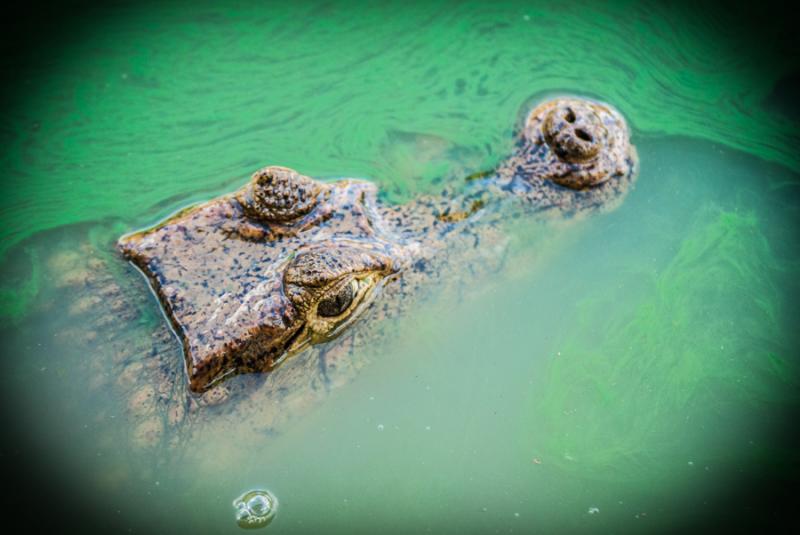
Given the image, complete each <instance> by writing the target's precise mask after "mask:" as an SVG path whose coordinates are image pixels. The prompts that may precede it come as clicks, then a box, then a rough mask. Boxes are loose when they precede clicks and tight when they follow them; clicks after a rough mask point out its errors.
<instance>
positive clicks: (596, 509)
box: [586, 506, 600, 515]
mask: <svg viewBox="0 0 800 535" xmlns="http://www.w3.org/2000/svg"><path fill="white" fill-rule="evenodd" d="M586 512H587V513H589V514H590V515H595V514H597V513H599V512H600V508H599V507H594V506H592V507H589V510H588V511H586Z"/></svg>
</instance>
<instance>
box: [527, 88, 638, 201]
mask: <svg viewBox="0 0 800 535" xmlns="http://www.w3.org/2000/svg"><path fill="white" fill-rule="evenodd" d="M523 137H524V141H525V142H526V143H527V145H526V146H525V147H524V148H523V150H522V153H521V154H520V156H521V158H522V160H523V162H524V164H523V166H522V167H523V168H524V169H528V174H529V176H530V177H531V178H534V177H535V178H540V179H544V180H551V181H552V182H554V183H556V184H558V185H560V186H564V187H567V188H570V189H574V190H584V189H589V188H593V187H596V186H599V185H600V184H603V183H605V182H607V181H609V180H610V179H613V178H625V177H631V176H633V175H634V174H635V172H636V150H635V149H634V148H633V146H632V145H631V144H630V132H629V131H628V125H627V124H626V123H625V119H624V118H623V117H622V115H621V114H620V113H619V112H618V111H617V110H615V109H613V108H612V107H611V106H609V105H607V104H603V103H601V102H596V101H592V100H588V99H582V98H576V97H564V98H557V99H553V100H550V101H546V102H543V103H542V104H540V105H538V106H537V107H536V108H534V110H533V111H531V113H530V114H529V115H528V118H527V120H526V121H525V129H524V131H523ZM526 150H527V151H528V152H527V153H526Z"/></svg>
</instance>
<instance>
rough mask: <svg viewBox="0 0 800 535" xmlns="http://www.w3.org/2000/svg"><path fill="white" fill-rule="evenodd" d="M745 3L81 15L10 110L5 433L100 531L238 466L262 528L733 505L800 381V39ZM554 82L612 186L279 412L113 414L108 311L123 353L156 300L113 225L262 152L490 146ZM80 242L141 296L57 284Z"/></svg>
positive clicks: (142, 221)
mask: <svg viewBox="0 0 800 535" xmlns="http://www.w3.org/2000/svg"><path fill="white" fill-rule="evenodd" d="M738 15H741V13H739V12H737V11H736V10H732V11H731V10H729V11H726V12H724V13H715V12H713V11H712V10H709V11H707V12H704V11H698V10H696V9H693V10H688V9H685V10H684V9H681V8H677V7H674V6H673V7H665V6H662V5H660V4H647V3H624V2H620V3H617V4H614V5H613V6H606V7H600V6H596V5H594V4H593V3H587V4H580V3H574V2H573V3H570V4H569V5H567V6H564V5H557V4H553V5H548V4H531V5H525V4H522V3H501V4H496V3H492V5H487V3H458V4H439V3H410V4H409V3H398V4H394V5H392V4H386V5H384V4H381V5H375V4H368V5H364V6H362V7H360V8H359V9H352V8H350V9H348V8H345V7H344V6H337V5H335V4H327V3H325V4H319V5H318V4H314V3H311V2H302V3H298V4H293V5H278V4H276V5H274V6H268V5H257V4H250V3H240V4H235V5H231V6H228V7H225V8H224V9H222V8H219V7H215V6H214V5H204V4H200V3H193V4H192V5H191V7H189V6H188V5H183V4H180V3H171V4H168V5H165V6H149V7H148V8H146V9H145V8H143V7H128V8H115V9H114V10H113V11H103V12H99V13H96V14H95V15H93V18H92V19H91V20H89V21H84V22H83V23H82V24H79V23H77V22H76V23H75V28H76V29H75V31H74V32H67V37H66V38H65V39H64V40H63V41H61V42H59V46H58V47H56V48H45V47H43V48H40V49H38V51H36V52H34V53H33V54H32V59H31V63H30V65H29V67H28V68H27V69H26V70H25V71H24V72H23V73H22V74H23V75H24V76H21V78H20V79H19V80H17V81H16V84H15V85H14V87H15V89H16V91H15V92H14V93H13V97H12V102H11V104H12V105H11V106H9V107H8V111H7V116H6V117H5V123H6V129H5V131H4V136H5V137H4V141H5V143H4V149H3V151H2V163H3V169H4V173H3V182H2V183H3V195H2V196H0V210H1V211H0V218H1V219H2V222H3V224H2V227H0V254H2V259H0V268H1V269H2V274H3V277H2V281H1V282H2V283H1V284H0V298H1V299H2V313H3V318H4V326H3V329H2V336H3V339H4V346H3V374H2V377H0V385H1V386H2V391H3V395H4V405H5V406H6V408H7V410H6V413H8V416H6V417H5V418H6V419H8V421H9V422H12V423H11V424H9V425H12V426H13V427H9V435H12V433H11V430H13V438H10V439H9V440H7V441H6V444H5V445H4V446H3V450H2V454H3V458H4V460H5V461H6V462H7V463H9V464H13V463H15V462H16V463H21V462H23V460H24V461H25V462H31V463H32V464H35V466H36V468H35V469H33V470H32V472H31V475H30V480H31V481H32V482H35V483H36V485H41V481H45V482H46V483H47V485H48V486H47V487H46V488H47V489H49V492H52V493H54V496H58V497H59V498H58V500H63V501H64V503H69V504H70V507H72V508H73V512H74V516H75V517H76V519H77V520H76V521H78V522H80V521H85V522H86V525H87V526H88V525H90V524H91V523H92V522H93V521H95V520H96V519H98V518H102V519H103V522H104V524H103V525H104V526H106V527H109V526H110V528H109V529H110V530H111V531H113V532H125V531H127V530H128V529H131V530H133V531H137V532H148V533H149V532H154V531H155V532H172V531H176V530H178V531H180V530H183V531H186V532H211V533H221V532H225V533H236V532H238V531H239V529H240V528H238V527H237V526H236V524H235V521H234V510H233V507H232V506H231V502H232V501H233V499H234V498H236V497H237V496H239V495H240V494H242V492H243V491H245V490H248V489H250V488H268V489H270V490H271V491H272V492H274V493H275V494H276V496H277V497H278V499H279V501H280V509H279V512H278V515H277V517H276V519H275V521H274V522H273V523H272V524H271V525H270V526H269V527H268V528H266V529H267V530H269V531H270V532H276V533H320V532H332V533H336V532H348V533H352V532H363V533H374V532H376V531H379V530H380V531H384V532H412V533H415V532H426V531H430V532H433V533H494V532H499V533H509V532H514V533H554V532H598V533H612V532H613V533H627V532H638V533H650V532H660V531H670V530H671V529H678V528H679V527H685V526H693V525H697V523H699V522H704V521H707V520H708V519H712V521H714V520H716V519H717V518H718V517H720V516H722V515H729V516H730V518H732V519H733V520H732V522H736V519H737V518H739V516H740V515H746V514H747V513H748V511H747V507H746V505H747V504H748V503H753V502H754V501H755V498H753V500H751V501H748V500H749V496H750V495H749V494H747V492H746V491H747V489H745V488H743V486H744V485H748V484H752V482H762V481H773V480H776V481H788V480H789V479H788V478H790V477H791V474H792V473H794V472H793V471H796V470H797V462H798V459H797V454H796V453H795V452H796V449H795V448H793V447H792V443H791V441H790V440H789V439H788V438H787V434H788V433H789V432H790V430H791V427H790V423H791V421H792V420H791V417H792V416H793V415H795V414H796V411H797V408H798V404H800V399H798V386H799V385H798V373H797V372H798V370H797V367H798V363H797V351H796V348H797V342H798V340H797V337H798V335H797V334H796V333H797V319H798V310H797V305H796V303H797V302H798V297H800V287H798V282H797V281H798V280H800V279H798V273H799V272H800V270H799V269H798V268H800V263H799V262H800V249H798V247H797V243H798V235H797V234H798V228H800V227H798V222H799V221H798V218H800V213H799V212H798V199H799V197H798V185H799V184H800V182H798V179H799V178H800V177H798V171H800V159H799V158H798V153H797V150H796V147H797V142H798V136H797V131H798V130H797V126H798V124H797V120H796V117H795V118H794V119H793V118H792V117H791V116H790V115H786V114H784V113H782V112H781V109H780V108H779V107H776V105H774V98H773V89H774V88H775V86H776V83H778V81H779V80H781V79H783V78H785V77H786V76H787V75H789V74H791V73H792V72H796V69H797V67H798V64H797V63H798V62H797V60H796V58H795V57H791V56H790V55H788V54H785V53H783V52H784V50H783V48H782V46H783V45H784V42H783V41H781V40H780V37H781V36H780V35H778V34H777V33H774V34H769V35H768V36H766V37H765V36H763V35H761V34H757V33H754V34H753V35H752V36H750V37H751V38H749V39H748V38H746V36H743V35H742V34H741V26H740V25H738V24H734V23H735V22H737V20H738V19H737V16H738ZM755 22H757V21H754V23H755ZM754 42H757V43H758V45H759V46H753V43H754ZM561 92H567V93H576V94H581V95H588V96H593V97H597V98H600V99H603V100H606V101H608V102H610V103H612V104H613V105H614V106H615V107H617V108H618V109H620V110H621V111H622V112H623V114H624V115H625V116H626V117H627V118H628V120H629V121H630V124H631V126H632V128H633V132H634V134H633V141H634V143H635V144H636V145H637V147H638V149H639V154H640V158H641V175H640V178H639V181H638V183H637V187H636V189H635V190H634V191H633V192H632V193H631V194H630V195H629V196H628V197H627V199H626V200H625V202H624V203H623V204H622V206H621V207H620V208H619V209H617V210H616V211H614V212H612V213H610V214H604V215H595V216H592V217H590V218H587V219H586V220H583V221H579V222H571V223H570V222H566V223H560V222H546V223H544V222H537V221H533V220H532V221H528V222H521V223H515V224H514V225H513V227H511V226H510V227H509V228H507V229H506V231H507V232H508V233H509V240H510V245H509V253H508V257H507V259H506V261H505V263H504V266H503V268H502V269H501V271H500V272H499V273H497V274H496V275H494V276H493V277H491V278H490V279H488V280H480V279H476V280H470V279H469V278H468V277H467V275H465V278H464V285H463V287H462V286H459V287H458V289H457V290H453V289H452V288H451V289H450V290H447V289H445V290H443V291H441V292H439V293H436V292H434V293H433V298H432V299H429V300H426V301H423V302H421V303H420V305H419V307H418V309H416V310H414V311H413V312H412V313H409V314H407V315H405V316H403V317H401V318H400V319H399V320H397V321H396V323H395V324H394V325H392V328H391V329H390V330H391V335H390V336H387V337H384V338H383V339H382V340H381V341H380V343H376V344H375V345H374V346H372V347H369V348H365V349H363V351H364V352H365V360H368V361H369V362H370V364H369V365H367V366H365V367H364V368H363V369H362V370H361V372H360V373H359V375H358V376H357V378H356V379H355V380H353V381H351V382H349V383H348V384H345V385H342V386H340V387H337V388H334V389H333V390H332V391H331V393H330V395H329V396H327V397H326V398H325V399H324V400H323V401H322V402H321V403H318V404H315V405H313V406H312V407H310V408H309V409H308V410H307V411H306V412H305V414H304V415H303V416H302V417H300V418H297V419H295V420H293V421H292V422H290V423H289V425H287V426H285V428H283V429H281V431H280V432H279V433H267V434H265V433H262V432H260V431H258V427H259V425H258V424H259V418H260V417H261V416H260V415H261V414H263V411H264V410H266V409H265V408H264V407H258V408H254V409H253V410H252V412H249V411H244V414H243V413H242V411H239V410H237V411H231V410H226V409H225V407H224V406H223V407H221V408H215V409H214V410H208V411H207V413H206V414H204V417H203V419H202V421H201V422H200V423H196V424H195V425H194V427H193V429H192V430H191V433H190V435H189V436H191V441H190V442H189V443H180V444H179V445H178V446H175V447H173V448H171V449H166V448H157V449H150V450H147V449H145V450H137V449H135V448H132V447H131V446H130V444H129V429H130V428H131V426H133V425H134V424H135V422H134V421H133V419H132V418H131V417H130V416H129V415H126V412H125V411H124V410H123V409H124V407H125V404H126V398H125V395H126V392H125V391H124V389H122V388H121V387H120V386H119V385H118V383H117V382H116V381H114V380H113V378H108V377H105V379H103V377H104V374H108V373H109V371H110V370H112V369H113V368H112V365H111V361H112V360H113V353H114V351H115V349H114V348H113V347H111V346H110V345H106V344H104V343H103V339H104V338H103V336H104V332H103V330H104V329H108V330H112V329H113V330H115V331H116V332H119V331H120V330H123V331H124V333H125V338H124V339H125V340H127V341H128V342H129V343H130V344H132V345H134V346H135V347H136V348H137V349H136V351H137V352H138V354H140V355H141V358H142V359H144V360H146V356H147V354H148V351H149V348H150V345H151V342H150V337H151V335H152V333H153V332H154V331H157V330H158V329H160V328H161V329H163V319H162V318H161V316H160V313H159V310H158V307H157V304H156V303H155V300H154V299H152V297H150V296H149V294H148V292H147V288H146V286H145V285H144V282H143V281H142V280H141V278H139V277H138V276H137V275H136V274H135V273H134V272H133V271H132V270H130V269H128V268H126V267H125V265H124V263H123V262H122V261H121V260H120V259H118V258H116V257H115V256H114V255H113V251H112V247H113V241H114V239H115V238H116V237H117V236H118V235H120V234H122V233H124V232H126V231H129V230H131V229H133V228H137V227H141V226H144V225H147V224H151V223H153V222H155V221H157V220H158V219H159V218H161V217H163V216H165V215H167V214H169V213H171V212H173V211H174V210H176V209H179V208H180V207H182V206H184V205H186V204H188V203H190V202H194V201H197V200H202V199H207V198H210V197H213V196H215V195H217V194H220V193H223V192H227V191H230V190H232V189H234V188H236V187H238V186H239V185H240V184H242V183H243V182H244V181H245V180H246V179H247V176H248V175H249V173H251V172H252V171H253V170H255V169H256V168H258V167H260V166H262V165H265V164H281V165H287V166H290V167H294V168H296V169H298V170H300V171H301V172H303V173H305V174H309V175H312V176H318V177H336V176H356V177H365V178H368V179H370V180H373V181H375V182H376V183H377V184H379V186H380V188H381V192H382V198H383V199H384V200H385V201H386V202H404V201H407V200H409V199H412V198H414V197H415V196H416V195H419V194H422V193H429V192H435V191H438V190H439V189H441V188H442V186H443V185H445V184H453V183H455V182H456V181H458V180H460V179H461V178H463V177H464V176H466V175H468V174H470V173H472V172H475V171H478V170H482V169H488V168H491V167H492V166H493V165H495V164H496V163H497V162H499V161H500V160H502V159H503V157H504V156H505V155H507V154H508V153H509V151H510V150H511V146H512V132H513V129H514V126H515V124H516V122H517V121H518V119H519V117H520V114H521V113H524V110H525V109H527V108H526V106H529V105H530V104H531V103H532V102H534V101H535V100H536V99H540V98H542V97H543V96H546V95H550V94H557V93H561ZM87 244H88V245H87ZM82 246H83V247H89V250H92V251H94V252H95V253H96V254H98V255H100V256H102V257H104V258H107V259H108V261H109V262H110V264H111V265H112V266H113V269H114V270H115V273H116V276H117V277H118V278H119V280H121V281H122V283H123V284H125V285H126V286H127V287H128V291H129V292H130V293H131V294H132V295H138V296H139V297H140V299H139V301H137V303H138V306H140V307H141V308H142V315H141V316H140V317H139V319H138V320H137V321H136V322H134V323H132V324H131V325H106V326H105V327H99V328H98V326H96V325H84V324H82V323H81V322H80V320H78V319H74V318H71V317H70V316H69V314H68V313H67V312H68V311H69V310H70V306H72V305H73V301H74V299H72V298H71V296H70V294H69V292H68V291H67V292H65V291H64V290H63V289H61V288H59V287H58V284H57V283H56V282H54V281H55V279H56V275H57V274H58V273H57V271H58V267H57V266H55V267H54V262H53V260H52V258H53V254H54V252H64V251H69V250H79V248H80V247H82ZM85 250H86V249H84V251H85ZM356 328H358V327H356ZM89 330H92V331H95V332H96V335H97V340H98V341H97V343H96V344H95V345H94V346H93V348H92V350H90V351H85V350H84V349H82V348H83V346H82V345H81V344H79V343H78V342H77V340H78V339H79V338H82V335H83V334H86V333H87V332H88V331H89ZM64 333H67V334H66V335H65V334H64ZM333 343H335V342H333ZM139 348H140V349H139ZM171 351H172V352H173V353H174V362H175V370H178V371H179V370H180V348H179V347H178V344H177V342H175V343H174V344H173V347H172V349H171ZM98 378H100V379H98ZM98 385H99V386H98ZM168 433H172V434H174V436H171V435H169V434H168V436H167V439H170V438H174V439H176V440H177V439H179V438H180V437H181V436H183V435H181V433H187V431H186V430H183V431H170V432H168ZM31 459H33V461H31ZM34 461H35V463H34ZM39 488H41V487H39ZM751 490H752V494H755V493H756V492H758V489H756V488H753V489H751ZM743 493H744V494H743ZM62 496H70V498H69V499H68V498H62ZM743 496H744V497H743ZM37 499H40V500H42V501H43V502H46V501H47V499H45V498H42V497H39V498H36V497H32V501H34V502H35V501H36V500H37ZM73 502H74V503H73ZM730 503H733V504H735V505H736V508H733V509H728V508H727V507H728V505H727V504H730ZM742 504H745V506H744V507H739V506H740V505H742ZM595 508H596V509H595ZM590 511H592V512H590Z"/></svg>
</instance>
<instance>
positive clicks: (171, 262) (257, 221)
mask: <svg viewBox="0 0 800 535" xmlns="http://www.w3.org/2000/svg"><path fill="white" fill-rule="evenodd" d="M635 174H636V154H635V149H634V148H633V146H632V145H630V143H629V133H628V130H627V126H626V125H625V122H624V120H623V119H622V117H621V116H620V115H619V114H618V112H616V111H614V110H612V109H611V108H609V107H608V106H606V105H603V104H600V103H596V102H591V101H586V100H579V99H571V98H564V99H557V100H554V101H549V102H546V103H544V104H542V105H540V106H538V107H537V108H535V109H534V110H533V111H532V112H531V113H530V114H529V115H528V117H527V120H526V121H525V124H524V126H523V128H522V131H521V132H520V134H519V135H518V139H517V143H516V150H515V151H514V153H513V154H512V156H510V157H509V158H508V159H507V160H505V161H504V162H503V163H502V164H501V165H500V166H499V167H498V168H497V169H496V170H495V172H494V173H492V174H490V175H489V176H486V177H484V178H482V179H480V180H474V181H472V182H471V183H470V184H469V186H468V187H467V188H466V191H465V192H463V193H462V194H461V195H457V196H456V195H453V196H450V195H448V194H444V195H443V196H441V197H423V198H420V199H417V200H415V201H413V202H411V203H408V204H406V205H402V206H386V205H384V204H382V203H380V202H378V200H377V197H376V193H377V191H376V188H375V186H374V185H372V184H371V183H368V182H363V181H358V180H342V181H339V182H335V183H321V182H318V181H315V180H313V179H311V178H308V177H305V176H303V175H300V174H299V173H297V172H295V171H293V170H291V169H287V168H283V167H267V168H264V169H261V170H259V171H257V172H256V173H255V174H254V175H253V177H252V179H251V181H250V182H249V183H248V184H247V185H245V186H244V187H243V188H242V189H240V190H239V191H237V192H234V193H233V194H230V195H226V196H223V197H221V198H218V199H215V200H212V201H209V202H207V203H205V204H202V205H199V206H196V207H193V208H191V209H188V210H184V211H182V212H180V213H179V214H177V215H176V216H173V217H172V218H169V219H168V220H166V221H164V222H162V223H160V224H159V225H157V226H155V227H153V228H151V229H147V230H144V231H141V232H137V233H134V234H130V235H127V236H124V237H123V238H121V239H120V241H119V248H120V250H121V251H122V252H123V254H124V255H125V256H126V257H128V258H129V259H131V260H132V261H133V263H134V264H135V265H136V266H137V267H139V268H140V269H141V270H142V271H143V272H144V273H145V274H146V275H147V276H148V278H149V279H150V281H151V284H152V286H153V288H154V289H155V291H156V293H157V294H158V297H159V299H160V301H161V303H162V305H163V307H164V309H165V310H166V312H167V315H168V317H169V318H170V320H171V322H172V324H173V326H174V328H175V331H176V332H177V334H178V336H179V338H180V339H181V341H182V343H183V348H184V354H185V358H186V367H187V372H188V377H189V384H190V388H191V389H192V390H194V391H196V392H202V391H205V390H206V389H208V388H209V387H211V386H213V385H215V384H218V382H219V381H220V380H221V379H223V378H224V377H226V376H229V375H231V374H237V373H247V372H259V371H271V370H273V369H275V367H276V366H277V365H278V364H279V363H281V362H282V361H283V360H284V359H285V358H286V357H287V356H290V355H294V354H297V353H299V352H300V350H302V349H304V348H305V347H307V346H308V345H310V344H315V343H318V342H323V341H327V340H330V339H331V338H333V337H335V336H337V335H339V334H341V332H343V331H344V330H345V329H346V327H347V326H348V325H349V324H350V323H352V322H353V321H354V320H355V318H356V317H357V316H358V315H360V314H361V313H362V312H363V311H364V310H365V309H366V308H367V305H368V304H369V303H370V302H371V301H372V299H373V298H374V297H375V295H376V293H377V292H376V290H379V289H382V288H383V287H384V286H386V287H388V288H391V287H392V286H393V285H403V286H404V291H405V292H406V293H408V290H409V288H410V286H416V285H418V284H419V283H421V282H422V281H423V280H424V277H417V276H416V275H415V274H420V273H427V274H429V273H431V272H432V271H434V269H433V268H432V266H434V265H436V264H437V262H440V261H441V259H444V258H446V259H447V261H448V262H456V261H459V260H458V258H457V256H454V254H457V253H458V251H459V250H462V249H463V247H462V246H461V245H460V241H463V240H464V238H465V236H469V237H470V239H471V240H472V242H473V243H478V241H477V240H480V237H481V236H482V233H483V232H484V230H483V228H484V227H485V228H486V229H490V228H491V225H490V224H489V223H490V222H491V221H492V220H493V218H497V217H501V216H502V213H503V210H505V209H506V208H504V207H506V206H507V205H508V204H509V202H510V201H511V200H513V201H514V202H515V203H516V205H517V207H516V209H520V207H521V209H522V210H524V211H525V212H528V213H530V212H542V211H555V212H560V213H563V214H565V215H574V214H577V213H579V212H587V211H589V210H591V209H596V208H601V207H607V206H609V204H612V203H614V202H616V201H619V200H620V199H621V198H622V196H623V195H624V193H625V192H626V191H627V190H628V189H629V187H630V185H631V183H632V181H633V180H634V178H635ZM509 209H514V208H509ZM454 244H459V245H458V247H456V248H455V249H454V248H453V245H454ZM445 252H447V254H444V253H445ZM462 256H463V255H462ZM398 280H399V281H401V282H398Z"/></svg>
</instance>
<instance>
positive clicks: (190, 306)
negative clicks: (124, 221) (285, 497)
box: [119, 167, 405, 392]
mask: <svg viewBox="0 0 800 535" xmlns="http://www.w3.org/2000/svg"><path fill="white" fill-rule="evenodd" d="M375 193H376V190H375V186H374V185H372V184H370V183H368V182H363V181H357V180H341V181H339V182H335V183H323V182H319V181H316V180H313V179H311V178H308V177H306V176H303V175H300V174H299V173H297V172H295V171H293V170H291V169H287V168H284V167H268V168H265V169H262V170H259V171H257V172H256V173H255V174H254V175H253V177H252V179H251V181H250V183H248V184H247V185H246V186H245V187H243V188H242V189H241V190H239V191H237V192H235V193H233V194H231V195H228V196H225V197H222V198H219V199H216V200H213V201H210V202H208V203H205V204H202V205H200V206H197V207H195V208H192V209H189V210H184V211H182V212H179V213H178V214H176V216H174V217H172V218H170V219H168V220H167V221H165V222H163V223H161V224H159V225H157V226H156V227H154V228H152V229H147V230H144V231H142V232H138V233H134V234H130V235H128V236H124V237H123V238H122V239H120V242H119V247H120V249H121V250H122V252H123V253H124V254H125V255H126V256H127V257H128V258H130V259H131V260H132V261H133V263H134V264H135V265H136V266H137V267H139V269H141V270H142V271H143V272H144V273H145V274H146V275H147V276H148V277H149V278H150V279H151V281H152V285H153V287H154V288H155V290H156V293H157V295H158V296H159V299H160V301H161V303H162V305H163V307H164V309H165V310H166V312H167V315H168V317H169V318H170V320H171V322H172V324H173V326H174V327H175V331H176V333H177V334H178V336H179V338H180V339H181V341H182V343H183V346H184V353H185V356H186V368H187V374H188V377H189V385H190V388H191V389H192V390H194V391H198V392H199V391H203V390H206V389H207V388H209V387H210V386H211V385H213V384H215V383H216V382H218V381H219V380H220V379H222V378H224V377H226V376H228V375H231V374H235V373H246V372H255V371H267V370H271V369H273V368H274V367H275V366H277V365H278V364H279V363H280V362H282V361H283V360H284V359H285V358H286V357H287V356H290V355H292V354H293V353H295V352H297V351H300V350H302V349H303V348H305V347H307V346H308V345H309V344H314V343H319V342H323V341H326V340H330V339H331V338H334V337H336V336H337V335H338V334H339V333H341V332H342V330H343V329H344V328H345V327H346V326H347V325H349V324H350V323H352V322H353V321H354V320H355V319H356V318H357V317H358V316H359V315H360V314H361V313H362V312H363V311H364V310H365V309H366V308H367V307H368V305H369V303H370V302H371V301H372V299H373V298H374V297H375V295H376V294H377V291H378V290H379V289H380V287H381V286H382V285H383V284H384V283H385V282H387V280H389V279H390V276H391V275H392V274H394V273H396V272H397V271H398V270H399V269H400V266H401V265H402V263H403V262H404V258H405V257H404V246H403V245H401V244H399V243H397V242H395V241H393V239H392V236H390V235H388V234H385V233H383V232H382V231H381V225H380V223H379V222H378V221H377V220H376V218H377V215H376V213H375V211H374V203H375Z"/></svg>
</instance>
